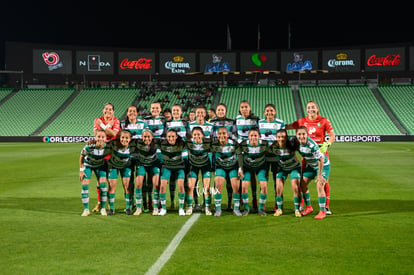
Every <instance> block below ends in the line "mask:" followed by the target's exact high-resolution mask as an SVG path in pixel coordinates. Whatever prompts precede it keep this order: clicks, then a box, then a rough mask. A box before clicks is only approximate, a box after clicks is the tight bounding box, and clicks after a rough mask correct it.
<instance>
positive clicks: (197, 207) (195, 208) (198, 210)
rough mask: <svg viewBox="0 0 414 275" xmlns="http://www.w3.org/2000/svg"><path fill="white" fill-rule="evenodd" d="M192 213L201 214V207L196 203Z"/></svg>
mask: <svg viewBox="0 0 414 275" xmlns="http://www.w3.org/2000/svg"><path fill="white" fill-rule="evenodd" d="M194 212H196V213H198V212H201V206H200V205H199V204H198V203H197V204H196V205H195V206H194Z"/></svg>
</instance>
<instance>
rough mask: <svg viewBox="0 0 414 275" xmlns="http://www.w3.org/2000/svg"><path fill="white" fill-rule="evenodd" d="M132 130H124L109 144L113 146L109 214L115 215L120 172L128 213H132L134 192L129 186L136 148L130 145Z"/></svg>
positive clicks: (110, 160) (109, 162) (109, 173)
mask: <svg viewBox="0 0 414 275" xmlns="http://www.w3.org/2000/svg"><path fill="white" fill-rule="evenodd" d="M130 141H131V132H129V131H128V130H122V131H121V133H120V135H119V139H116V140H112V141H110V143H109V144H108V146H110V148H111V157H110V158H109V160H108V181H109V194H108V197H109V213H108V214H109V215H115V192H116V184H117V180H118V173H119V174H120V175H121V178H122V184H123V187H124V192H125V204H126V208H125V209H126V214H127V215H131V214H132V210H131V205H130V202H131V201H132V197H133V194H131V193H130V192H129V189H128V186H129V181H130V178H131V168H130V166H131V154H132V152H133V151H135V148H133V147H131V146H130Z"/></svg>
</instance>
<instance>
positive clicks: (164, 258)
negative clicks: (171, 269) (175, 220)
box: [145, 213, 200, 275]
mask: <svg viewBox="0 0 414 275" xmlns="http://www.w3.org/2000/svg"><path fill="white" fill-rule="evenodd" d="M199 217H200V214H198V213H195V214H193V215H192V216H191V218H190V219H188V221H187V222H186V223H185V224H184V225H183V226H182V227H181V229H180V231H178V233H177V234H176V235H175V237H174V239H172V241H171V242H170V244H169V245H168V246H167V248H166V249H165V250H164V252H163V253H162V254H161V256H160V257H159V258H158V259H157V261H156V262H155V263H154V264H153V265H152V266H151V268H150V269H148V271H147V272H146V273H145V274H146V275H155V274H158V273H159V272H160V271H161V269H162V268H163V267H164V265H165V264H166V263H167V262H168V260H169V259H170V258H171V256H172V255H173V254H174V251H175V250H176V249H177V247H178V245H179V244H180V242H181V240H182V239H183V238H184V236H185V235H186V234H187V232H188V230H190V228H191V226H193V224H194V223H195V222H196V221H197V220H198V218H199Z"/></svg>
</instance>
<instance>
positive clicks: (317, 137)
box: [286, 101, 335, 215]
mask: <svg viewBox="0 0 414 275" xmlns="http://www.w3.org/2000/svg"><path fill="white" fill-rule="evenodd" d="M306 113H307V114H308V115H307V116H306V117H303V118H301V119H298V120H297V121H295V122H293V123H292V124H288V125H286V129H288V130H289V129H298V128H299V127H300V126H305V127H306V128H307V129H308V136H309V137H310V138H311V139H312V140H314V141H315V142H316V143H317V144H318V145H319V147H320V151H321V152H322V153H324V154H325V155H326V156H327V157H328V159H329V154H328V147H329V146H331V145H332V144H333V143H334V142H335V132H334V130H333V128H332V125H331V122H330V121H329V120H328V119H327V118H325V117H321V116H320V115H319V106H318V104H317V103H316V102H315V101H309V102H308V103H307V104H306ZM326 134H328V136H329V141H325V136H326ZM305 166H306V165H305V163H304V161H302V167H305ZM324 188H325V193H326V207H325V208H326V214H327V215H331V214H332V212H331V210H330V209H329V201H330V195H331V187H330V185H329V182H328V181H326V183H325V186H324Z"/></svg>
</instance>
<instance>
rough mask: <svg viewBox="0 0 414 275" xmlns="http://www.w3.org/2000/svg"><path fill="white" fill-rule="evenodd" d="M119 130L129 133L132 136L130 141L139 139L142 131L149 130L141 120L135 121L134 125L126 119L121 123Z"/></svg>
mask: <svg viewBox="0 0 414 275" xmlns="http://www.w3.org/2000/svg"><path fill="white" fill-rule="evenodd" d="M121 129H122V130H128V131H130V132H131V134H132V139H141V138H142V132H143V131H144V129H149V127H148V125H147V123H146V122H145V121H144V120H143V119H137V121H136V122H135V124H134V123H131V122H129V121H128V119H126V120H122V121H121Z"/></svg>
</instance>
